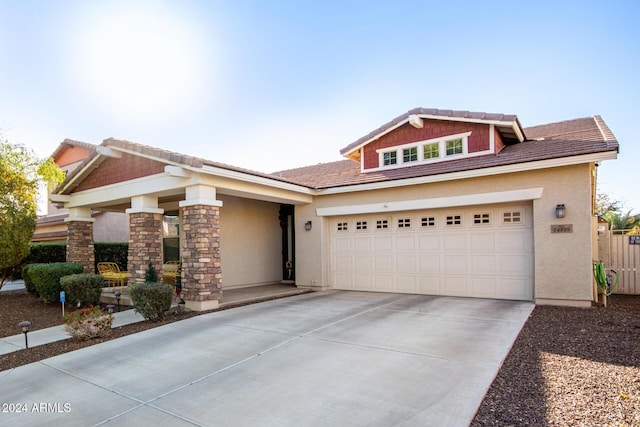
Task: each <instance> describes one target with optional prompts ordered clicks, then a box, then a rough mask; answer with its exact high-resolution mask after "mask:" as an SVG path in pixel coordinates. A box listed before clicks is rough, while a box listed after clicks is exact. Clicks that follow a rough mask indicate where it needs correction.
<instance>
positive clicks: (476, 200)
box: [316, 187, 543, 216]
mask: <svg viewBox="0 0 640 427" xmlns="http://www.w3.org/2000/svg"><path fill="white" fill-rule="evenodd" d="M542 190H543V189H542V187H537V188H525V189H522V190H510V191H497V192H492V193H481V194H467V195H464V196H451V197H435V198H432V199H419V200H406V201H401V202H385V203H371V204H366V205H349V206H333V207H328V208H317V209H316V215H318V216H336V215H356V214H368V213H379V212H400V211H409V210H418V209H438V208H449V207H456V206H474V205H488V204H496V203H507V202H521V201H528V200H535V199H539V198H541V197H542Z"/></svg>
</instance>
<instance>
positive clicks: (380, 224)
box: [376, 219, 389, 230]
mask: <svg viewBox="0 0 640 427" xmlns="http://www.w3.org/2000/svg"><path fill="white" fill-rule="evenodd" d="M376 228H377V229H378V230H384V229H387V228H389V221H387V220H386V219H380V220H378V221H376Z"/></svg>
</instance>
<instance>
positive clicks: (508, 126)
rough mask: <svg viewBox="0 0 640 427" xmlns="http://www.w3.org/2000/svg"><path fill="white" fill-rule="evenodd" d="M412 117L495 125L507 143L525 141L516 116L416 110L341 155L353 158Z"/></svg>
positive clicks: (356, 142)
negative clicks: (353, 155)
mask: <svg viewBox="0 0 640 427" xmlns="http://www.w3.org/2000/svg"><path fill="white" fill-rule="evenodd" d="M412 116H416V117H418V118H421V119H436V120H451V121H461V122H468V123H486V124H494V125H496V128H497V129H498V132H500V134H501V135H502V137H503V138H504V139H505V142H507V143H509V142H520V141H523V140H524V136H523V132H522V126H521V125H520V121H519V120H518V116H516V115H515V114H502V113H483V112H475V111H456V110H440V109H437V108H422V107H418V108H414V109H412V110H409V111H407V112H406V113H404V114H402V115H400V116H398V117H396V118H395V119H393V120H391V121H390V122H388V123H385V124H384V125H382V126H380V127H379V128H378V129H375V130H373V131H371V132H369V133H368V134H367V135H365V136H363V137H362V138H359V139H358V140H356V141H354V142H352V143H351V144H349V145H347V146H346V147H344V148H343V149H341V150H340V154H342V155H343V156H345V157H351V156H350V154H352V153H354V152H355V151H357V150H359V149H360V148H361V147H363V146H365V145H367V144H368V143H370V142H371V141H374V140H376V139H378V138H380V137H381V136H383V135H385V134H387V133H389V132H391V131H393V130H394V129H397V128H398V127H400V126H402V125H403V124H405V123H407V122H409V121H410V120H411V118H412Z"/></svg>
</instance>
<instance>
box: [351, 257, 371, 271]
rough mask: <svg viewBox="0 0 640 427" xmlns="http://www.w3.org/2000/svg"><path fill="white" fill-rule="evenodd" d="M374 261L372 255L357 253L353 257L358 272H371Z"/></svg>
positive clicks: (354, 267) (354, 266)
mask: <svg viewBox="0 0 640 427" xmlns="http://www.w3.org/2000/svg"><path fill="white" fill-rule="evenodd" d="M372 261H373V259H372V257H371V255H356V256H354V257H353V269H354V271H356V272H362V273H370V272H371V264H372Z"/></svg>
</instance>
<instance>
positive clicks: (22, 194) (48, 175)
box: [0, 135, 64, 288]
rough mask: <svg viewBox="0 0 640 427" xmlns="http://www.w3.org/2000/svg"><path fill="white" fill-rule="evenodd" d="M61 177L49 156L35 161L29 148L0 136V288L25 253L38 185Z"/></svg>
mask: <svg viewBox="0 0 640 427" xmlns="http://www.w3.org/2000/svg"><path fill="white" fill-rule="evenodd" d="M63 179H64V172H63V171H62V170H60V169H59V168H58V167H57V165H56V164H55V162H54V161H53V159H51V158H49V159H46V160H39V159H38V158H37V157H36V156H35V153H34V152H33V150H31V149H29V148H27V147H25V146H24V145H20V144H18V145H13V144H11V143H9V142H8V141H7V140H6V139H4V138H2V137H1V135H0V274H1V275H0V288H2V285H4V282H5V281H6V280H7V278H8V275H9V273H10V271H11V269H12V267H14V266H16V265H18V264H19V263H20V262H21V261H22V260H23V259H24V258H25V257H26V256H27V255H28V254H29V242H30V241H31V237H32V236H33V231H34V230H35V226H36V208H37V195H38V187H39V185H40V184H41V183H43V182H44V183H46V184H48V185H50V186H51V185H56V184H59V183H60V182H62V181H63Z"/></svg>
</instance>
